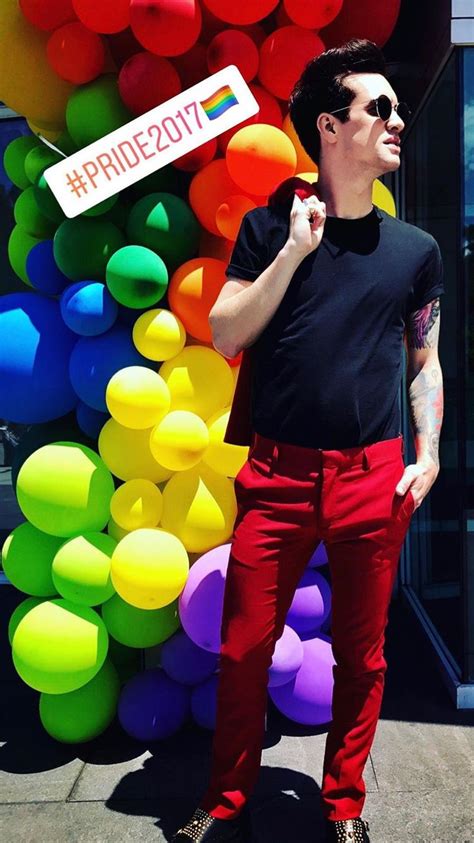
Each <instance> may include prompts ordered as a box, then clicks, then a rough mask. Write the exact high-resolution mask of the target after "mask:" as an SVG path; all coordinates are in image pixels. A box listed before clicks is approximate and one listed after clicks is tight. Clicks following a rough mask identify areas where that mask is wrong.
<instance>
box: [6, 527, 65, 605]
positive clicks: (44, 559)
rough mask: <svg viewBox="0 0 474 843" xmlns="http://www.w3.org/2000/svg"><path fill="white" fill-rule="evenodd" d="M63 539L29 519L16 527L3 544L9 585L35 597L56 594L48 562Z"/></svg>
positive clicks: (50, 562) (51, 560)
mask: <svg viewBox="0 0 474 843" xmlns="http://www.w3.org/2000/svg"><path fill="white" fill-rule="evenodd" d="M63 541H64V540H63V539H62V538H59V537H58V536H51V535H49V534H48V533H44V532H42V530H38V529H37V528H36V527H34V526H33V524H30V523H29V521H25V523H24V524H20V525H19V526H18V527H15V529H14V530H13V532H12V533H10V535H9V536H8V538H7V539H6V540H5V543H4V545H3V547H2V565H3V570H4V571H5V574H6V575H7V577H8V579H9V580H10V582H11V583H12V585H14V586H15V588H18V589H19V590H20V591H24V592H25V594H31V595H34V596H35V597H51V596H52V595H55V594H57V593H58V589H57V588H56V586H55V585H54V582H53V577H52V572H51V565H52V563H53V559H54V556H55V554H56V553H57V552H58V550H59V548H60V547H61V545H62V543H63Z"/></svg>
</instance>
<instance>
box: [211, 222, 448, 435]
mask: <svg viewBox="0 0 474 843" xmlns="http://www.w3.org/2000/svg"><path fill="white" fill-rule="evenodd" d="M288 210H289V209H288V208H286V209H285V212H284V213H282V211H281V209H273V208H270V207H268V206H262V207H258V208H255V209H253V210H251V211H249V212H247V213H246V214H245V215H244V217H243V219H242V223H241V226H240V230H239V234H238V237H237V240H236V242H235V245H234V249H233V251H232V255H231V257H230V263H229V264H228V266H227V269H226V275H227V276H229V277H231V276H232V277H236V278H242V279H246V280H249V281H254V280H255V279H256V278H257V277H258V276H259V275H260V274H261V273H262V272H263V270H264V269H265V268H266V267H267V266H269V264H270V263H272V261H273V260H274V258H275V257H276V255H277V253H278V252H279V250H280V249H281V248H282V246H283V245H284V244H285V242H286V240H287V238H288V231H289V213H288ZM442 279H443V265H442V259H441V254H440V250H439V246H438V244H437V242H436V240H435V239H434V237H432V235H431V234H429V233H427V232H426V231H423V230H422V229H420V228H418V227H417V226H414V225H411V224H410V223H406V222H403V221H402V220H399V219H397V218H395V217H392V216H391V215H390V214H387V213H386V212H385V211H383V210H381V209H380V208H378V207H377V206H373V207H372V211H371V212H370V213H369V214H368V215H366V216H365V217H361V218H359V219H352V220H349V219H344V218H341V217H327V218H326V223H325V227H324V234H323V239H322V241H321V244H320V246H319V247H318V248H317V249H316V250H315V251H313V252H312V253H311V254H309V255H307V256H306V257H305V258H304V259H303V260H302V261H301V263H300V265H299V266H298V268H297V270H296V272H295V273H294V275H293V277H292V279H291V281H290V284H289V286H288V289H287V290H286V292H285V294H284V296H283V298H282V301H281V302H280V305H279V306H278V308H277V310H276V312H275V313H274V315H273V317H272V319H271V320H270V322H269V323H268V325H267V326H266V327H265V329H264V330H263V331H262V333H261V334H260V336H259V337H258V338H257V340H256V341H255V343H254V344H253V345H252V347H251V352H252V360H253V363H252V372H253V374H252V393H251V394H252V406H251V412H252V426H253V429H254V430H256V431H257V432H258V433H260V434H261V435H262V436H268V437H270V438H272V439H276V440H278V441H280V442H289V443H292V444H295V445H303V446H307V447H314V448H323V449H331V448H334V449H339V448H351V447H355V446H357V445H368V444H371V443H373V442H378V441H380V440H383V439H391V438H394V437H396V436H398V434H399V432H400V407H399V394H400V382H401V377H402V362H403V355H402V349H403V334H404V328H405V322H406V319H407V316H408V314H410V313H411V312H413V311H415V310H419V309H420V308H422V307H424V305H426V304H427V303H428V302H429V301H431V300H432V299H434V298H437V297H438V296H440V295H441V294H442V293H443V292H444V287H443V280H442Z"/></svg>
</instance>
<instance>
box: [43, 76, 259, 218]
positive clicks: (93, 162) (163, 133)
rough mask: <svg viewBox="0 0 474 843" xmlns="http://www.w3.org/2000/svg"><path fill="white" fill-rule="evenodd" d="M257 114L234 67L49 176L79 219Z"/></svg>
mask: <svg viewBox="0 0 474 843" xmlns="http://www.w3.org/2000/svg"><path fill="white" fill-rule="evenodd" d="M258 111H259V105H258V103H257V101H256V99H255V97H254V96H253V94H252V92H251V91H250V89H249V87H248V85H247V83H246V81H245V79H244V78H243V76H242V74H241V73H240V71H239V70H238V68H237V67H235V65H229V66H228V67H225V68H223V70H219V71H218V72H217V73H214V74H213V75H212V76H208V78H207V79H203V80H202V82H198V83H197V85H193V86H192V88H188V89H187V91H182V92H181V93H180V94H178V95H177V96H176V97H172V98H171V99H170V100H167V102H164V103H162V104H161V105H157V106H156V108H152V109H151V111H147V112H146V114H141V115H140V117H137V118H136V119H135V120H131V121H130V122H129V123H126V124H125V125H124V126H121V127H120V128H119V129H115V130H114V131H113V132H110V134H108V135H105V137H103V138H100V140H97V141H94V143H91V144H89V146H85V147H84V149H81V150H79V152H74V153H73V154H72V155H69V156H68V157H67V158H65V159H64V161H59V162H58V163H57V164H54V165H53V166H52V167H48V169H47V170H45V171H44V177H45V179H46V181H47V183H48V185H49V187H50V188H51V190H52V192H53V193H54V195H55V197H56V199H57V200H58V202H59V204H60V205H61V208H62V209H63V211H64V213H65V214H66V216H67V217H76V216H77V215H78V214H81V213H82V212H83V211H87V210H88V209H89V208H92V207H93V206H94V205H97V204H98V203H99V202H102V201H103V200H104V199H107V198H108V197H109V196H113V195H114V194H115V193H118V192H119V191H120V190H124V189H125V188H126V187H129V186H130V185H131V184H134V183H135V182H137V181H139V180H140V179H143V178H144V177H145V176H148V175H149V174H150V173H154V172H155V171H156V170H159V169H160V168H161V167H164V166H165V165H166V164H169V163H170V162H171V161H175V160H176V158H180V157H181V156H182V155H185V154H186V153H187V152H191V150H192V149H196V147H198V146H201V144H203V143H206V141H209V140H211V139H212V138H215V137H216V136H217V135H220V134H221V133H222V132H225V131H227V129H231V128H232V127H233V126H236V125H237V124H238V123H242V122H243V121H244V120H246V119H247V118H248V117H252V116H253V115H254V114H256V113H257V112H258Z"/></svg>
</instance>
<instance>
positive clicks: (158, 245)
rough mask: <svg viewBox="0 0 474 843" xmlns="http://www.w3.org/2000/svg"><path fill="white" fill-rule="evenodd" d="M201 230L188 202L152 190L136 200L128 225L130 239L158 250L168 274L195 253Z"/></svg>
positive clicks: (132, 241) (170, 194) (169, 194)
mask: <svg viewBox="0 0 474 843" xmlns="http://www.w3.org/2000/svg"><path fill="white" fill-rule="evenodd" d="M200 231H201V228H200V225H199V223H198V221H197V219H196V217H195V216H194V214H193V212H192V210H191V208H190V207H189V205H188V204H187V203H186V202H185V201H184V200H183V199H180V197H179V196H174V195H173V194H172V193H151V194H150V195H149V196H144V197H143V198H142V199H139V200H138V202H136V203H135V205H134V206H133V208H132V210H131V212H130V216H129V218H128V224H127V236H128V239H129V240H130V242H131V243H139V244H140V245H141V246H147V247H148V248H149V249H153V250H154V251H155V252H157V253H158V254H159V255H160V257H161V258H162V259H163V260H164V262H165V263H166V265H167V267H168V271H169V272H170V273H172V272H174V270H175V269H177V267H178V266H181V264H182V263H184V262H185V261H187V260H189V259H190V258H192V257H194V256H195V255H196V254H197V252H198V248H199V236H200Z"/></svg>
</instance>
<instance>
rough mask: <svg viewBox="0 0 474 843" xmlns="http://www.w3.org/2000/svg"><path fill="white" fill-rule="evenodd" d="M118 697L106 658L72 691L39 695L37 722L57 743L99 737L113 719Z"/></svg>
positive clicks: (117, 684) (115, 674) (115, 677)
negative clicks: (87, 679)
mask: <svg viewBox="0 0 474 843" xmlns="http://www.w3.org/2000/svg"><path fill="white" fill-rule="evenodd" d="M119 694H120V679H119V675H118V672H117V670H116V668H115V666H114V665H113V663H112V662H111V660H110V659H109V658H107V659H106V660H105V662H104V664H103V665H102V667H101V669H100V670H99V672H98V673H97V674H96V675H95V676H94V677H93V679H91V680H90V682H87V684H86V685H82V687H81V688H77V690H76V691H70V692H69V693H68V694H45V693H43V694H41V695H40V699H39V716H40V720H41V723H42V724H43V726H44V728H45V729H46V731H47V732H48V734H49V735H51V737H52V738H54V739H55V740H57V741H61V743H82V742H83V741H90V740H92V739H93V738H96V737H97V735H100V734H102V732H104V731H105V729H106V728H107V726H109V724H110V723H111V722H112V720H113V719H114V716H115V712H116V711H117V703H118V698H119Z"/></svg>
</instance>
